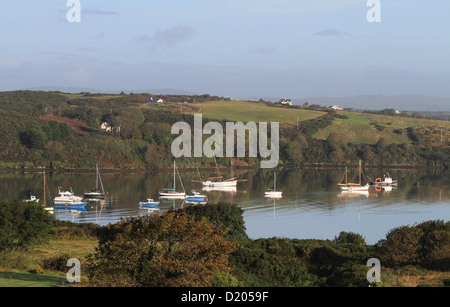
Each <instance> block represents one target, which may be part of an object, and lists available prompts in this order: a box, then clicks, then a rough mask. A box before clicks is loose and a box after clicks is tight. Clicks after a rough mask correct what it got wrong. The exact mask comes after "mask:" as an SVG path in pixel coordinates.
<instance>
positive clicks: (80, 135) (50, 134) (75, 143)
mask: <svg viewBox="0 0 450 307" xmlns="http://www.w3.org/2000/svg"><path fill="white" fill-rule="evenodd" d="M151 97H152V95H150V94H129V95H125V94H123V95H109V96H108V95H102V94H90V93H81V94H64V93H60V92H31V91H15V92H2V93H0V117H1V119H2V120H1V121H0V125H1V126H0V127H1V129H0V138H1V139H2V142H1V143H0V168H42V167H45V168H72V169H86V168H94V167H95V164H96V163H99V165H100V167H102V168H116V169H119V168H120V169H150V170H157V169H161V168H167V167H170V165H171V163H172V159H173V157H172V154H171V151H170V146H171V143H172V141H173V140H174V139H175V137H176V136H174V135H172V134H171V127H172V125H173V124H174V123H176V122H178V121H185V122H188V123H190V124H192V123H193V115H192V114H193V112H189V111H195V110H196V109H195V106H193V105H194V103H195V105H198V104H201V103H202V102H208V101H220V100H225V99H224V98H220V97H213V96H210V95H201V96H158V97H161V98H162V99H163V100H165V102H164V103H162V104H158V103H148V101H149V99H150V98H151ZM260 103H261V102H260ZM266 104H267V105H270V103H266ZM275 107H280V108H281V107H282V106H274V108H275ZM274 110H276V109H274ZM342 117H345V115H340V114H336V113H335V112H332V111H329V110H324V111H323V116H320V117H318V118H316V119H312V120H307V121H303V122H301V123H300V125H299V126H297V127H296V126H295V124H294V123H292V124H288V123H285V124H282V125H281V127H280V163H281V164H298V165H301V164H340V165H345V164H357V163H358V161H359V160H362V161H363V164H367V165H404V166H416V167H417V166H420V167H439V168H448V167H449V161H450V159H449V153H450V147H449V146H448V144H443V145H442V144H439V146H437V145H430V144H428V143H427V142H425V141H426V140H427V135H425V134H424V132H423V131H421V130H420V129H416V128H414V127H407V128H405V129H397V130H395V131H394V132H395V133H397V134H402V135H406V136H407V137H408V142H405V143H402V144H394V143H391V142H389V140H387V139H385V138H382V137H380V138H379V140H378V142H377V143H376V144H364V143H358V144H352V143H348V142H345V141H343V139H342V137H341V135H340V134H339V131H333V132H332V133H330V134H329V136H328V137H327V138H326V139H318V138H316V137H313V135H314V134H315V133H317V132H318V131H320V130H321V129H324V128H326V127H328V126H329V125H331V124H332V123H333V121H335V120H336V119H337V118H342ZM207 120H208V119H207V118H204V122H206V121H207ZM104 122H106V123H107V124H108V126H109V127H111V131H109V132H106V131H103V130H101V129H99V126H100V125H101V124H102V123H104ZM222 124H224V121H222ZM373 125H374V127H375V129H378V130H380V131H381V130H383V129H384V128H385V127H384V126H381V125H378V124H376V123H374V124H373ZM204 138H205V139H206V136H204ZM247 148H248V147H247ZM247 157H248V155H247ZM219 163H221V164H223V165H226V166H228V165H230V162H229V160H227V159H222V160H221V161H219ZM237 164H240V165H257V164H259V163H258V160H257V159H256V158H240V161H239V163H237ZM180 165H182V167H194V166H211V165H213V160H212V159H208V158H195V159H194V158H193V159H182V161H181V162H180Z"/></svg>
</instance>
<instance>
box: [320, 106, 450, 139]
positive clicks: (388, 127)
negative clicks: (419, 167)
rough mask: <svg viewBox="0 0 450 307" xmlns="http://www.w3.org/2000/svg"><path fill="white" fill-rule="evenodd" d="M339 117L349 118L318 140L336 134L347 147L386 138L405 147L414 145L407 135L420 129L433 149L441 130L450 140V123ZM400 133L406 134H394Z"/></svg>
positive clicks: (353, 115) (357, 115) (359, 115)
mask: <svg viewBox="0 0 450 307" xmlns="http://www.w3.org/2000/svg"><path fill="white" fill-rule="evenodd" d="M339 114H341V115H345V116H347V117H348V118H347V119H343V118H336V119H335V120H334V122H333V123H332V124H331V125H330V126H328V127H326V128H324V129H321V130H320V131H319V132H318V133H316V134H315V135H314V137H315V138H318V139H322V140H325V139H326V138H327V137H328V136H329V135H330V133H331V132H335V133H337V134H338V135H339V136H340V138H341V139H342V140H343V141H344V142H346V143H353V144H375V143H376V142H377V141H378V140H379V138H384V139H386V141H387V143H389V144H391V143H394V144H402V143H408V142H409V141H410V140H409V138H408V136H407V134H406V129H407V128H408V127H414V128H416V129H420V130H422V131H423V132H424V133H425V134H427V139H426V140H424V142H425V143H429V144H430V145H438V143H439V142H440V132H441V131H440V128H441V127H442V128H443V140H444V143H445V142H446V141H448V140H449V136H450V122H448V121H439V120H431V119H417V118H412V117H400V116H387V115H376V114H368V113H357V112H339ZM377 125H378V126H377ZM377 127H378V128H377ZM398 129H403V130H404V131H403V132H402V133H395V132H394V131H395V130H398ZM427 141H428V142H427Z"/></svg>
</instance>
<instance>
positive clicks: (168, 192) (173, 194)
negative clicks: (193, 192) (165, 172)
mask: <svg viewBox="0 0 450 307" xmlns="http://www.w3.org/2000/svg"><path fill="white" fill-rule="evenodd" d="M175 172H176V164H175V161H173V188H165V189H163V190H162V192H159V196H160V197H161V198H185V197H186V192H177V190H176V188H177V187H176V174H175ZM178 177H180V174H178ZM180 182H181V186H182V187H183V182H182V181H181V178H180ZM183 191H184V187H183Z"/></svg>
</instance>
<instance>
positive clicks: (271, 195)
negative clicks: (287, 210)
mask: <svg viewBox="0 0 450 307" xmlns="http://www.w3.org/2000/svg"><path fill="white" fill-rule="evenodd" d="M282 193H283V192H281V191H277V173H276V172H274V179H273V190H269V191H266V192H265V193H264V196H265V197H267V198H282V197H283V196H282Z"/></svg>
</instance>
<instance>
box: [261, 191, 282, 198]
mask: <svg viewBox="0 0 450 307" xmlns="http://www.w3.org/2000/svg"><path fill="white" fill-rule="evenodd" d="M282 194H283V192H265V193H264V196H265V197H267V198H281V197H283V195H282Z"/></svg>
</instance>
